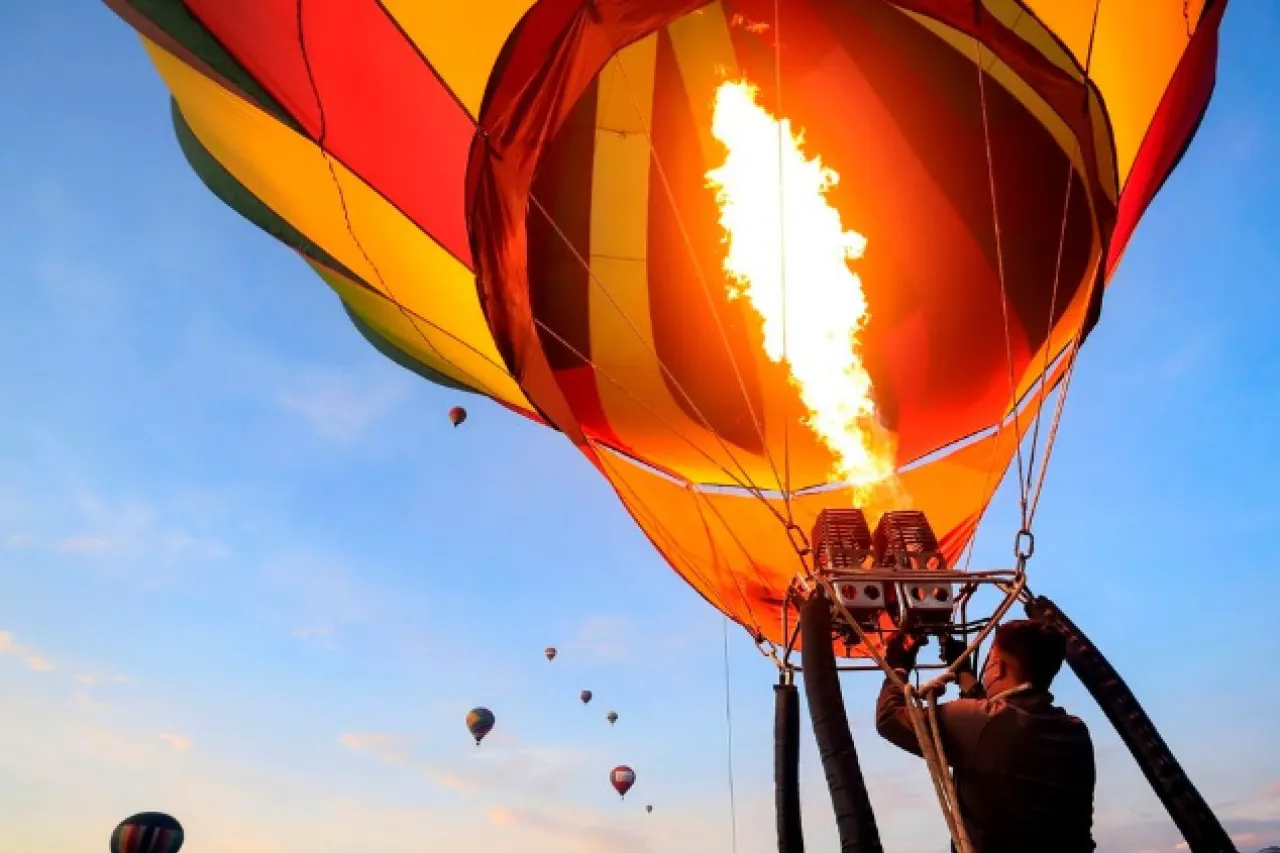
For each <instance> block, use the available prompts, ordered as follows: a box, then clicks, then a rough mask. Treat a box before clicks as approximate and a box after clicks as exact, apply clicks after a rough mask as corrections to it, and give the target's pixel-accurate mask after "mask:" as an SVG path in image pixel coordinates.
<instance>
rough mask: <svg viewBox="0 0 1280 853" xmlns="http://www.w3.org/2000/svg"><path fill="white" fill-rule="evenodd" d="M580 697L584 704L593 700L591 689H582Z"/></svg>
mask: <svg viewBox="0 0 1280 853" xmlns="http://www.w3.org/2000/svg"><path fill="white" fill-rule="evenodd" d="M578 698H579V699H581V700H582V704H583V705H585V704H587V703H588V702H590V701H591V691H590V690H584V691H582V692H581V693H579V694H578Z"/></svg>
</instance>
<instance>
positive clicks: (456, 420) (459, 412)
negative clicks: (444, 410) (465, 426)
mask: <svg viewBox="0 0 1280 853" xmlns="http://www.w3.org/2000/svg"><path fill="white" fill-rule="evenodd" d="M466 419H467V410H466V409H464V408H462V407H461V406H454V407H453V408H452V409H450V410H449V420H450V421H451V422H452V423H453V425H454V426H458V425H459V424H461V423H462V422H463V421H465V420H466Z"/></svg>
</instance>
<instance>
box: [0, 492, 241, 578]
mask: <svg viewBox="0 0 1280 853" xmlns="http://www.w3.org/2000/svg"><path fill="white" fill-rule="evenodd" d="M71 503H72V516H73V518H72V519H70V520H69V521H68V522H66V523H65V526H67V527H73V528H79V529H78V530H76V532H73V533H71V532H69V533H64V534H60V535H51V536H46V537H43V538H42V537H37V536H34V535H32V534H28V533H15V534H12V535H10V536H9V537H8V538H7V539H6V540H5V545H6V546H7V547H9V548H30V549H41V550H45V551H53V552H58V553H63V554H74V555H80V556H84V557H100V556H103V555H108V554H117V555H122V556H129V557H142V556H152V557H167V558H181V559H182V560H184V561H190V560H213V559H218V558H221V557H223V556H225V555H226V553H227V549H226V547H225V546H224V545H223V544H222V543H221V542H219V541H218V540H216V539H213V538H209V537H204V536H197V535H195V534H192V533H190V532H188V531H186V530H183V529H181V528H178V527H175V526H172V525H170V524H167V523H165V522H163V521H162V520H161V519H160V517H159V514H158V513H157V512H156V510H155V509H154V507H153V506H152V505H151V504H149V503H146V502H143V501H122V502H119V503H112V502H109V501H107V500H105V499H104V498H102V497H101V496H100V495H97V494H95V493H93V492H87V491H80V492H78V493H76V494H75V495H74V496H73V497H72V499H71Z"/></svg>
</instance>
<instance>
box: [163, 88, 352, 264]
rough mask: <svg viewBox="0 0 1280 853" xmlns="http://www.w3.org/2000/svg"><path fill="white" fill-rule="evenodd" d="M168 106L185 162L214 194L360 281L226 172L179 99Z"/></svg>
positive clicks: (284, 240) (278, 236) (296, 246)
mask: <svg viewBox="0 0 1280 853" xmlns="http://www.w3.org/2000/svg"><path fill="white" fill-rule="evenodd" d="M170 110H171V112H172V115H173V129H174V133H175V134H176V135H177V137H178V145H179V146H180V147H181V148H182V153H183V154H184V155H185V156H186V158H187V163H189V164H190V165H191V168H192V170H193V171H194V172H195V173H196V175H197V176H199V178H200V180H201V181H203V182H204V185H205V186H207V187H208V188H209V190H210V191H211V192H212V193H213V194H214V195H216V196H217V197H218V198H220V199H222V201H223V203H225V204H226V205H227V206H228V207H230V208H231V209H232V210H234V211H235V212H236V213H238V214H240V215H241V216H243V217H244V218H245V219H247V220H249V221H250V222H252V223H253V224H254V225H256V226H258V227H259V228H261V229H262V230H263V231H265V232H267V233H268V234H270V235H271V236H272V237H274V238H276V239H277V240H279V241H280V242H281V243H284V244H285V245H286V246H288V247H290V248H292V249H296V250H297V251H299V252H302V253H303V254H304V255H307V256H308V257H311V258H314V259H315V260H316V261H319V262H320V263H322V264H324V265H325V266H327V267H329V268H330V269H334V270H337V271H338V272H340V273H342V275H343V276H345V277H346V278H349V279H351V280H352V281H360V279H359V278H358V277H357V276H356V274H355V273H353V272H351V271H350V270H349V269H347V268H346V267H344V266H343V265H342V264H341V263H339V262H338V261H337V260H336V259H335V258H333V257H332V256H331V255H330V254H329V253H328V252H326V251H325V250H324V249H322V248H320V246H318V245H316V244H315V243H313V242H311V240H309V239H307V237H306V236H305V235H304V234H303V233H302V232H301V231H299V230H298V229H296V228H294V227H293V226H292V225H290V224H289V223H288V222H285V221H284V220H283V219H281V218H280V217H279V216H277V215H276V213H275V211H273V210H272V209H271V208H269V207H267V206H266V205H265V204H264V203H263V202H262V201H261V200H259V198H258V197H257V196H255V195H254V194H253V193H251V192H250V191H249V190H248V188H246V187H245V186H244V184H242V183H240V182H239V181H237V180H236V178H235V176H234V175H232V174H231V173H230V172H228V171H227V170H226V168H225V167H223V165H222V164H221V163H219V162H218V161H217V159H216V158H215V157H214V156H213V155H212V154H210V153H209V151H208V149H206V148H205V147H204V146H203V145H201V144H200V140H199V139H197V138H196V135H195V133H194V132H192V130H191V127H190V125H188V124H187V120H186V119H185V118H183V117H182V110H181V108H180V107H179V106H178V102H177V101H175V100H173V99H172V98H171V99H170Z"/></svg>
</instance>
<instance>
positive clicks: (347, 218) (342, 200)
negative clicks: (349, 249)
mask: <svg viewBox="0 0 1280 853" xmlns="http://www.w3.org/2000/svg"><path fill="white" fill-rule="evenodd" d="M302 2H303V0H298V2H297V6H296V9H297V13H296V18H297V29H298V48H299V50H300V52H301V54H302V64H303V67H304V69H305V70H306V73H307V82H308V84H309V85H310V88H311V96H312V97H313V98H314V99H315V102H316V113H317V117H318V119H319V121H320V129H319V132H318V133H317V134H316V147H317V148H318V149H319V151H320V155H321V156H322V157H323V158H324V162H325V166H326V167H327V168H328V170H329V178H330V180H332V181H333V188H334V190H335V191H336V192H337V195H338V206H339V207H340V208H341V210H342V219H343V223H344V224H345V225H346V229H347V234H348V236H350V237H351V242H352V243H354V244H355V247H356V250H357V251H358V252H360V256H361V257H363V258H364V260H365V263H367V264H368V265H369V269H371V270H372V271H373V275H374V277H375V278H377V280H378V284H379V285H380V286H381V288H382V290H383V291H385V293H386V296H388V297H390V302H391V304H392V305H394V306H395V307H396V309H397V310H398V311H399V312H400V315H401V316H402V317H404V319H405V320H407V321H408V323H409V326H410V327H411V328H412V329H413V330H414V332H416V333H417V335H418V337H420V338H421V339H422V342H423V343H424V344H426V345H427V348H428V349H430V350H431V351H432V352H434V353H435V354H436V356H437V357H438V358H439V359H440V360H441V361H442V362H444V363H445V364H447V365H449V366H450V367H451V368H453V369H454V370H456V371H457V372H458V373H460V374H462V375H463V376H465V377H467V379H468V380H470V382H471V384H472V385H473V386H475V388H476V389H477V390H479V389H482V388H483V389H490V385H489V383H487V382H482V381H481V380H480V378H479V377H478V376H476V375H475V374H474V373H472V372H471V371H470V370H467V369H466V368H464V367H462V366H461V365H459V364H458V363H457V362H455V361H454V360H453V359H451V358H449V357H448V356H447V355H445V354H444V353H443V352H442V351H441V350H440V348H439V347H437V346H436V345H435V343H434V342H433V341H432V340H431V339H430V338H429V337H428V336H427V334H426V333H425V332H423V331H422V329H421V328H420V327H419V326H418V324H417V322H415V319H414V318H415V317H416V316H417V315H416V312H410V311H409V310H408V309H406V308H405V306H404V305H403V304H402V303H401V302H400V300H399V299H398V298H397V297H396V295H395V292H394V291H393V290H392V289H391V287H390V285H388V284H387V282H386V280H385V279H384V278H383V277H382V271H381V270H379V269H378V265H377V264H376V263H374V261H373V258H372V257H370V255H369V253H368V252H367V251H366V250H365V247H364V243H363V242H362V241H361V240H360V238H359V237H358V236H356V231H355V226H354V224H353V223H352V221H351V211H350V210H349V209H348V207H347V198H346V193H345V192H343V189H342V182H341V181H340V180H339V179H338V173H337V170H336V169H334V166H333V159H332V158H331V157H330V156H329V152H328V151H327V150H326V149H325V138H326V137H327V136H328V133H329V124H328V120H327V118H326V116H325V110H324V101H323V99H322V98H321V97H320V87H319V86H318V85H317V84H316V79H315V73H314V71H313V69H312V67H311V56H310V53H309V52H308V50H307V39H306V31H305V29H304V26H303V20H304V19H303V14H302ZM421 319H422V320H423V322H425V323H427V325H429V326H431V327H432V328H434V329H436V330H437V331H439V332H441V333H442V334H444V335H447V336H448V337H450V338H453V339H454V340H455V341H457V342H458V343H460V344H462V345H463V346H465V347H466V348H468V349H471V350H473V351H474V352H475V353H476V355H478V356H480V357H481V358H482V359H483V360H485V361H487V362H489V363H490V364H493V361H492V359H490V358H489V357H488V356H487V355H485V354H484V353H482V352H480V351H479V350H476V349H475V348H474V347H473V346H471V345H470V344H469V343H467V342H466V341H463V340H461V339H460V338H457V337H456V336H455V335H453V334H452V333H450V332H447V331H446V330H444V329H442V328H440V327H439V326H437V325H436V324H435V323H433V322H432V321H430V320H428V319H427V318H425V317H423V318H421ZM494 366H495V367H499V366H498V365H494ZM502 369H504V370H505V368H502ZM490 390H491V389H490Z"/></svg>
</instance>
